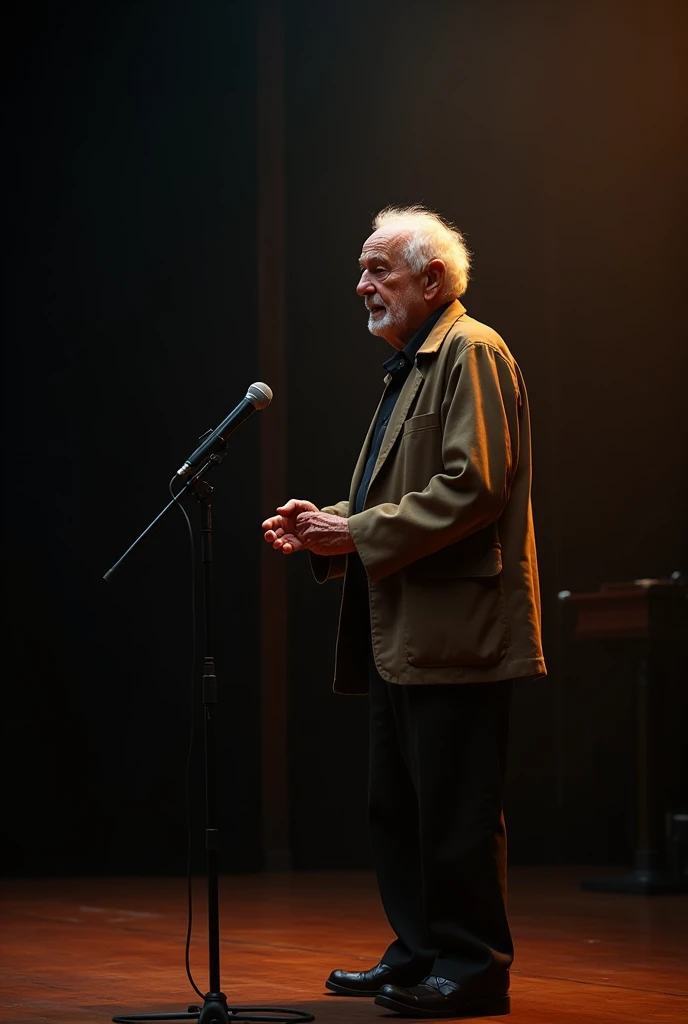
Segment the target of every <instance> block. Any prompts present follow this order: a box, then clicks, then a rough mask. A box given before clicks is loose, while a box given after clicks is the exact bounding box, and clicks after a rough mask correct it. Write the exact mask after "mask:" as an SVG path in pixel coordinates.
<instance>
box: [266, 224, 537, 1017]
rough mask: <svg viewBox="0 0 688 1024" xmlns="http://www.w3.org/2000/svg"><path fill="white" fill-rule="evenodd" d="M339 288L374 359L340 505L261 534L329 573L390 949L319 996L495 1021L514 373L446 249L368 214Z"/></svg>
mask: <svg viewBox="0 0 688 1024" xmlns="http://www.w3.org/2000/svg"><path fill="white" fill-rule="evenodd" d="M373 226H374V229H375V230H374V231H373V234H372V235H371V236H370V237H369V238H368V239H367V241H366V242H365V243H364V245H363V250H362V252H361V258H360V264H361V278H360V281H359V283H358V287H357V292H358V294H359V295H360V296H361V298H362V299H363V300H364V302H365V306H366V309H367V311H368V329H369V330H370V332H371V333H372V334H375V335H377V336H378V337H381V338H384V340H385V341H387V342H388V343H389V344H390V345H391V346H392V348H393V349H394V350H395V351H394V355H393V356H392V357H391V358H389V359H388V360H387V361H386V362H385V364H384V365H385V370H386V373H387V375H386V377H385V388H384V392H383V394H382V398H381V400H380V404H379V406H378V409H377V412H376V413H375V415H374V417H373V421H372V423H371V426H370V429H369V430H368V435H367V437H366V439H365V442H364V445H363V449H362V451H361V455H360V457H359V460H358V464H357V466H356V468H355V470H354V475H353V480H352V483H351V488H350V492H349V498H348V500H346V501H340V502H339V503H338V504H336V505H332V506H328V507H326V508H323V509H318V508H316V506H315V505H313V504H312V503H311V502H308V501H301V500H297V499H292V500H290V501H288V502H287V503H286V504H285V505H284V506H282V507H281V508H278V509H277V510H276V512H277V515H275V516H273V517H272V518H270V519H267V520H266V521H265V522H264V523H263V529H264V531H265V539H266V541H267V542H268V543H270V544H272V546H273V547H274V548H275V549H277V550H279V551H281V552H282V553H283V554H285V555H288V554H291V553H293V552H296V551H300V550H307V551H308V552H309V553H310V555H311V559H312V566H313V571H314V574H315V576H316V579H318V581H319V582H324V581H325V580H327V579H333V578H336V577H340V576H344V587H343V592H342V606H341V616H340V623H339V633H338V640H337V652H336V667H335V682H334V688H335V691H336V692H339V693H366V692H368V693H369V702H370V781H369V821H370V838H371V847H372V853H373V859H374V864H375V869H376V872H377V878H378V885H379V889H380V895H381V898H382V903H383V906H384V909H385V912H386V914H387V917H388V920H389V923H390V925H391V926H392V929H393V931H394V933H395V935H396V938H395V939H394V941H393V942H392V943H391V945H390V946H389V948H388V949H387V950H386V951H385V952H384V953H383V954H382V956H381V958H380V962H379V963H378V964H376V965H375V966H374V967H372V968H371V969H370V970H366V971H363V972H349V971H344V970H335V971H333V972H332V973H331V974H330V976H329V978H328V979H327V981H326V986H327V988H328V989H330V990H331V991H332V992H335V993H338V994H341V995H351V996H369V997H374V998H375V1002H376V1004H378V1005H380V1006H382V1007H385V1008H386V1009H388V1010H393V1011H396V1012H397V1013H399V1014H402V1015H406V1016H419V1017H479V1016H491V1015H497V1014H506V1013H508V1012H509V1008H510V1001H509V995H508V991H509V967H510V965H511V963H512V960H513V945H512V939H511V934H510V930H509V924H508V921H507V914H506V835H505V828H504V818H503V813H502V792H503V781H504V768H505V759H506V744H507V733H508V724H509V701H510V695H511V687H512V680H514V679H516V678H527V677H530V678H533V677H538V676H542V675H544V674H545V664H544V660H543V656H542V650H541V643H540V606H539V589H538V571H537V560H536V552H535V539H534V532H533V521H532V513H531V500H530V489H531V464H530V459H531V451H530V424H529V414H528V401H527V396H526V389H525V385H524V382H523V377H522V374H521V371H520V369H519V367H518V366H517V364H516V362H515V360H514V358H513V356H512V355H511V353H510V351H509V349H508V348H507V346H506V345H505V343H504V341H503V340H502V338H501V337H500V336H499V335H498V334H496V333H495V331H493V330H492V329H491V328H490V327H487V326H485V325H484V324H482V323H478V322H477V321H476V320H473V319H472V318H471V317H469V316H468V314H467V313H466V310H465V308H464V306H463V305H462V304H461V302H460V301H459V296H461V295H462V294H463V292H464V291H465V289H466V286H467V283H468V270H469V255H468V252H467V250H466V247H465V244H464V241H463V238H462V236H461V234H460V233H459V232H458V231H457V230H456V229H455V228H454V227H453V226H452V225H450V224H448V223H447V222H446V221H444V220H443V219H442V218H441V217H439V216H438V215H436V214H434V213H432V212H431V211H428V210H426V209H424V208H422V207H418V206H415V207H409V208H405V209H400V208H388V209H386V210H383V211H382V212H381V213H379V214H378V215H377V217H376V218H375V221H374V225H373Z"/></svg>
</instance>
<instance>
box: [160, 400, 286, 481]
mask: <svg viewBox="0 0 688 1024" xmlns="http://www.w3.org/2000/svg"><path fill="white" fill-rule="evenodd" d="M271 401H272V389H271V388H269V387H268V386H267V384H263V383H261V382H260V381H258V382H257V383H256V384H251V386H250V388H249V389H248V391H247V392H246V395H245V396H244V398H242V400H241V401H240V402H239V404H238V405H237V407H236V409H233V410H232V412H230V414H229V416H227V418H226V419H224V420H223V421H222V423H221V424H220V426H219V427H215V429H214V430H211V431H210V432H209V433H208V434H207V436H206V437H204V439H203V442H202V443H201V444H200V445H199V446H198V448H197V449H196V451H195V452H194V453H193V455H189V457H188V459H187V460H186V462H185V463H184V465H183V466H182V467H181V468H180V469H178V470H177V476H180V477H181V478H182V480H185V479H186V477H187V476H188V475H189V473H190V472H191V470H192V469H194V467H196V466H198V465H199V464H200V463H201V462H203V461H204V460H205V459H207V458H209V457H210V456H211V455H213V454H214V453H215V452H216V451H218V450H219V449H220V448H222V447H223V446H224V444H225V442H226V441H227V438H228V437H229V435H230V434H231V433H233V432H234V431H235V430H236V429H237V427H240V426H241V424H242V423H243V422H244V420H247V419H248V418H249V416H252V415H253V413H254V412H257V411H258V410H259V409H265V408H266V407H267V406H268V405H270V402H271Z"/></svg>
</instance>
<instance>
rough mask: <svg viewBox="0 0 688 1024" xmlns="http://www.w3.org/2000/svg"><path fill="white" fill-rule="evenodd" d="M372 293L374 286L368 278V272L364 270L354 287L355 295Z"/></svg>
mask: <svg viewBox="0 0 688 1024" xmlns="http://www.w3.org/2000/svg"><path fill="white" fill-rule="evenodd" d="M374 291H375V285H374V284H373V282H372V281H371V280H370V278H369V277H368V271H367V270H364V271H363V273H362V274H361V279H360V281H359V282H358V284H357V285H356V294H357V295H361V296H363V295H372V294H373V292H374Z"/></svg>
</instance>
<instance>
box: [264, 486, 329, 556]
mask: <svg viewBox="0 0 688 1024" xmlns="http://www.w3.org/2000/svg"><path fill="white" fill-rule="evenodd" d="M275 511H276V512H277V515H276V516H272V518H271V519H266V520H265V522H264V523H263V524H262V527H263V530H264V531H265V540H266V542H267V543H268V544H272V546H273V548H274V549H275V551H281V552H282V554H284V555H291V554H292V552H294V551H302V550H303V547H304V546H303V544H302V543H301V541H300V540H299V538H298V537H297V535H296V517H297V516H298V515H299V513H301V512H319V511H320V509H319V508H318V506H317V505H314V504H313V502H312V501H302V500H301V499H299V498H290V499H289V501H288V502H287V503H286V504H285V505H280V507H279V508H277V509H275Z"/></svg>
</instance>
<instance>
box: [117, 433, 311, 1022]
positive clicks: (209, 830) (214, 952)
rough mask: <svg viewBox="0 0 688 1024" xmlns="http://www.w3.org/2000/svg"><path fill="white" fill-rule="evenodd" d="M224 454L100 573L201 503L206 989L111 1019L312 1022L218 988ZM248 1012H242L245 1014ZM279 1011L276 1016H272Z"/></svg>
mask: <svg viewBox="0 0 688 1024" xmlns="http://www.w3.org/2000/svg"><path fill="white" fill-rule="evenodd" d="M226 454H227V452H226V449H221V450H220V451H219V452H216V453H215V454H214V455H211V456H210V458H209V459H208V461H207V462H206V463H205V465H204V466H202V467H201V469H200V470H199V471H198V472H197V473H196V474H195V475H194V476H192V477H191V478H190V479H189V480H188V481H187V483H186V484H185V485H184V487H183V488H182V489H181V491H180V492H179V493H178V494H177V495H175V496H174V497H173V498H172V501H170V502H169V503H168V504H167V505H166V507H165V508H164V509H163V510H162V512H160V513H159V514H158V515H157V516H156V518H155V519H154V520H153V521H152V522H151V523H150V524H149V525H148V526H147V527H146V529H145V530H144V531H143V533H142V534H141V535H140V536H139V537H138V538H137V539H136V540H135V541H134V543H133V544H132V545H131V546H130V547H129V548H127V550H126V551H125V552H124V554H123V555H122V556H121V558H119V559H118V561H117V562H115V564H114V565H113V566H112V568H110V569H108V571H107V572H106V573H105V575H104V576H103V579H104V580H110V579H111V578H112V576H113V575H114V573H115V572H116V571H117V569H118V568H119V567H120V565H121V564H122V563H123V562H124V560H125V559H126V558H127V557H128V556H129V555H130V554H131V553H132V551H133V550H134V549H135V548H136V547H137V546H138V544H139V543H140V542H141V541H142V540H143V539H144V537H146V536H147V535H148V534H149V533H150V532H151V530H152V529H153V528H154V527H155V526H156V525H157V524H158V523H159V522H160V520H161V519H162V518H163V517H164V516H166V515H167V514H168V512H169V511H170V510H171V509H172V508H173V507H174V506H175V505H176V504H178V503H179V502H180V501H182V500H183V499H184V498H185V497H186V496H187V495H188V494H193V495H194V497H195V498H196V500H197V501H198V502H199V504H200V506H201V531H200V534H201V545H200V550H201V562H202V569H203V618H204V641H205V651H204V659H203V681H202V682H203V685H202V702H203V711H204V714H203V722H204V749H205V814H206V828H205V849H206V878H207V894H208V967H209V988H208V992H207V993H206V995H205V996H204V1002H203V1006H202V1007H201V1006H189V1008H188V1009H187V1011H186V1012H184V1013H171V1014H167V1013H154V1014H145V1013H143V1014H142V1013H136V1014H129V1015H126V1016H115V1017H113V1018H112V1020H113V1022H114V1024H124V1022H129V1021H147V1020H198V1022H199V1024H230V1022H231V1021H264V1022H268V1024H270V1022H271V1024H289V1022H290V1021H298V1022H303V1024H308V1022H310V1021H314V1020H315V1017H314V1016H313V1014H311V1013H307V1012H306V1011H304V1010H290V1009H286V1010H285V1009H282V1008H280V1007H268V1006H239V1007H235V1008H234V1009H230V1008H229V1007H228V1005H227V996H226V995H225V994H224V992H223V991H222V987H221V984H220V914H219V886H218V851H219V848H220V843H219V830H218V828H217V820H216V813H217V788H216V745H215V738H216V735H215V721H214V711H215V706H216V705H217V700H218V686H217V676H216V674H215V659H214V656H213V615H212V597H213V574H212V566H213V526H212V493H213V488H212V487H211V485H210V484H209V483H208V482H207V481H206V480H205V479H204V477H205V475H206V474H207V473H208V472H209V471H210V470H211V469H212V468H214V467H215V466H217V465H219V464H220V462H222V460H223V459H224V457H225V455H226ZM247 1011H248V1014H247ZM255 1013H259V1014H270V1016H255V1015H254V1014H255ZM278 1014H279V1015H280V1016H276V1015H278Z"/></svg>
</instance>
